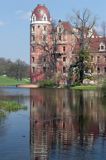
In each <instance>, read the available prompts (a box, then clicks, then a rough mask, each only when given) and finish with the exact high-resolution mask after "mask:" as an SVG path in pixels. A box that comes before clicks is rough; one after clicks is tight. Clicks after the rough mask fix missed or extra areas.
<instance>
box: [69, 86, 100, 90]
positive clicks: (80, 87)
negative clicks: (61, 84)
mask: <svg viewBox="0 0 106 160" xmlns="http://www.w3.org/2000/svg"><path fill="white" fill-rule="evenodd" d="M97 88H98V87H97V86H96V85H80V86H72V87H71V89H75V90H96V89H97Z"/></svg>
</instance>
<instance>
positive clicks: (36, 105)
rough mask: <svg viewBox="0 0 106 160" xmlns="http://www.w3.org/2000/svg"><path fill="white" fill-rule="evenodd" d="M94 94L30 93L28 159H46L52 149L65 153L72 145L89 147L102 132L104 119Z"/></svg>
mask: <svg viewBox="0 0 106 160" xmlns="http://www.w3.org/2000/svg"><path fill="white" fill-rule="evenodd" d="M97 97H98V93H97V92H86V91H85V92H72V91H70V90H62V89H61V90H58V89H56V90H55V89H54V90H50V89H48V90H43V89H38V90H31V101H30V102H31V148H32V155H33V158H32V159H36V158H38V159H41V158H42V159H48V156H49V154H50V153H51V152H52V150H59V151H61V152H63V151H64V149H65V150H69V149H70V146H71V147H73V146H74V145H75V143H76V145H77V144H80V147H81V146H84V148H85V149H86V148H88V147H92V145H93V144H94V142H95V139H96V138H97V137H98V136H99V134H100V133H101V131H102V132H104V134H105V132H106V127H105V125H101V124H103V123H104V124H105V121H106V117H105V114H104V109H103V107H102V106H101V103H100V102H98V101H97Z"/></svg>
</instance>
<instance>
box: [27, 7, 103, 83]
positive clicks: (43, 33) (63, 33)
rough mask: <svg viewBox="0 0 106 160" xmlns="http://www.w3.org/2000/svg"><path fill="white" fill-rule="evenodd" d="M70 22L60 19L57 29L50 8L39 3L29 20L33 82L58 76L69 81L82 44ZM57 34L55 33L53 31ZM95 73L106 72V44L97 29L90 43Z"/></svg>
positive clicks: (59, 81)
mask: <svg viewBox="0 0 106 160" xmlns="http://www.w3.org/2000/svg"><path fill="white" fill-rule="evenodd" d="M73 29H74V28H73V27H72V25H71V24H70V23H69V22H67V21H61V20H59V22H58V24H57V26H56V27H55V28H54V25H53V22H52V19H51V16H50V13H49V10H48V9H47V7H46V6H44V5H40V4H39V5H38V6H37V7H36V8H35V9H34V10H33V12H32V15H31V23H30V76H31V82H32V83H37V82H39V81H40V80H45V79H55V81H56V83H60V84H66V83H67V80H68V71H69V68H70V65H71V64H73V63H74V62H75V61H76V60H77V59H78V49H79V46H78V44H76V37H75V36H74V34H73ZM54 33H55V34H54ZM89 48H90V57H91V64H92V70H91V72H92V74H93V75H98V76H99V75H100V76H101V75H106V43H105V39H104V38H103V37H100V36H99V35H98V34H97V33H96V32H95V31H93V36H92V39H91V43H90V46H89ZM54 77H55V78H54Z"/></svg>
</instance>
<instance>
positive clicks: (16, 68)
mask: <svg viewBox="0 0 106 160" xmlns="http://www.w3.org/2000/svg"><path fill="white" fill-rule="evenodd" d="M0 75H6V76H8V77H13V78H15V79H17V80H22V79H23V78H28V77H29V65H28V64H27V63H25V62H24V61H22V60H20V59H17V60H16V61H15V62H13V61H11V60H10V59H5V58H0Z"/></svg>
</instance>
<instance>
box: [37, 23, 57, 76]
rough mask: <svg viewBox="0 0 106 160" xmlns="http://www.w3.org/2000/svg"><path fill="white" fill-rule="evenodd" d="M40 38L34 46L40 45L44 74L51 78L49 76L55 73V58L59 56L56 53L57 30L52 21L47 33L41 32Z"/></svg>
mask: <svg viewBox="0 0 106 160" xmlns="http://www.w3.org/2000/svg"><path fill="white" fill-rule="evenodd" d="M41 34H42V33H41ZM48 35H49V37H48ZM41 39H42V40H40V43H39V42H36V46H37V47H40V48H41V49H42V50H43V51H44V54H43V58H44V64H43V65H44V66H45V76H46V78H47V77H49V78H51V76H53V73H55V71H56V62H57V58H58V57H59V53H57V47H58V45H57V32H56V25H55V23H54V22H52V24H51V29H50V30H49V33H47V35H46V33H45V34H43V38H41ZM51 72H52V74H51Z"/></svg>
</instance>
